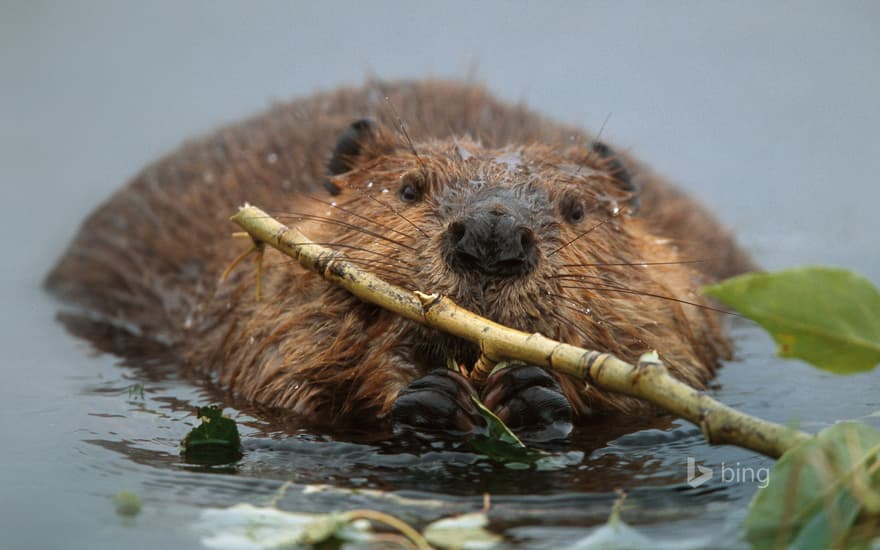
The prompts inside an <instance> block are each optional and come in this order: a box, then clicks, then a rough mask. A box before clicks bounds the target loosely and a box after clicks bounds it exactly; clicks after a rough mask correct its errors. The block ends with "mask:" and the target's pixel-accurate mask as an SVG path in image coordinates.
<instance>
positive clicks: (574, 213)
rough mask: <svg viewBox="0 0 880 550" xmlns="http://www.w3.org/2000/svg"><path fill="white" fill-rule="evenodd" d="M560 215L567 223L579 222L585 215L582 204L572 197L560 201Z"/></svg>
mask: <svg viewBox="0 0 880 550" xmlns="http://www.w3.org/2000/svg"><path fill="white" fill-rule="evenodd" d="M562 216H563V217H564V218H565V221H567V222H568V223H580V222H582V221H583V219H584V217H585V216H586V211H585V210H584V204H583V203H582V202H581V201H579V200H577V199H574V198H568V199H566V200H565V201H564V202H563V203H562Z"/></svg>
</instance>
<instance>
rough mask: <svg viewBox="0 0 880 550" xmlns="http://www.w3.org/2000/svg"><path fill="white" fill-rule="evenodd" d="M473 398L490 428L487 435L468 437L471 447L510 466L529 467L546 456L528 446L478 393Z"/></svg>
mask: <svg viewBox="0 0 880 550" xmlns="http://www.w3.org/2000/svg"><path fill="white" fill-rule="evenodd" d="M471 399H473V401H474V404H475V405H476V406H477V410H479V411H480V414H481V415H482V416H483V419H485V421H486V426H487V429H488V433H487V434H486V435H477V436H473V437H470V438H468V439H467V443H468V445H470V447H471V448H473V449H474V450H475V451H477V452H478V453H481V454H484V455H486V456H487V457H489V458H490V459H492V460H495V461H497V462H503V463H505V465H506V466H507V467H508V468H518V467H519V468H523V469H525V468H528V467H529V464H532V463H534V462H535V461H536V460H538V459H540V458H541V457H544V456H546V453H543V452H541V451H539V450H537V449H529V448H528V447H526V446H525V445H524V444H523V442H522V441H520V439H519V438H518V437H517V436H516V434H514V433H513V432H512V431H511V430H510V428H508V427H507V425H506V424H505V423H504V422H503V421H502V420H501V419H500V418H498V416H496V415H495V413H493V412H492V411H490V410H489V409H488V408H487V407H486V405H484V404H483V402H482V401H480V399H479V398H478V397H477V396H476V395H471Z"/></svg>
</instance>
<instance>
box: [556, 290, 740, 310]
mask: <svg viewBox="0 0 880 550" xmlns="http://www.w3.org/2000/svg"><path fill="white" fill-rule="evenodd" d="M559 288H565V289H569V290H590V291H593V292H621V293H624V294H634V295H636V296H647V297H649V298H658V299H660V300H669V301H670V302H677V303H679V304H685V305H688V306H694V307H696V308H700V309H706V310H709V311H715V312H717V313H723V314H725V315H733V316H735V317H742V315H740V314H739V313H736V312H735V311H730V310H726V309H721V308H717V307H712V306H707V305H705V304H698V303H696V302H689V301H687V300H682V299H681V298H674V297H672V296H665V295H663V294H655V293H653V292H645V291H643V290H633V289H631V288H624V287H619V286H612V285H601V284H598V283H597V284H596V285H594V286H586V285H585V286H576V285H572V286H568V285H563V286H560V287H559Z"/></svg>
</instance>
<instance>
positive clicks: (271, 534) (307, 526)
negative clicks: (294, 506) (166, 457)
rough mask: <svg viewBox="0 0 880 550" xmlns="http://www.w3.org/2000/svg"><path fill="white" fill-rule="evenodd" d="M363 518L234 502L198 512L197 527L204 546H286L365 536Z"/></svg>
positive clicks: (353, 539)
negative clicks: (199, 517)
mask: <svg viewBox="0 0 880 550" xmlns="http://www.w3.org/2000/svg"><path fill="white" fill-rule="evenodd" d="M368 526H369V524H368V523H367V522H361V521H354V522H350V521H348V520H347V519H346V518H345V514H344V513H343V514H304V513H297V512H285V511H283V510H278V509H277V508H272V507H260V506H253V505H251V504H237V505H235V506H231V507H229V508H222V509H217V508H209V509H207V510H205V511H204V512H202V517H201V520H200V521H199V525H198V530H199V532H200V533H201V534H202V535H201V542H202V544H203V545H204V546H206V547H208V548H220V549H232V548H235V549H242V548H253V549H261V548H288V547H295V546H296V545H305V544H312V543H319V542H322V541H326V540H328V539H330V538H336V539H339V540H347V541H363V540H369V539H370V537H371V534H370V532H369V531H367V527H368Z"/></svg>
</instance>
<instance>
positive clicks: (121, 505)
mask: <svg viewBox="0 0 880 550" xmlns="http://www.w3.org/2000/svg"><path fill="white" fill-rule="evenodd" d="M113 504H114V505H115V506H116V513H117V514H119V515H120V516H123V517H127V518H133V517H134V516H136V515H138V514H139V513H140V512H141V499H140V497H138V496H137V495H136V494H135V493H132V492H131V491H119V492H118V493H116V495H115V496H114V497H113Z"/></svg>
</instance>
